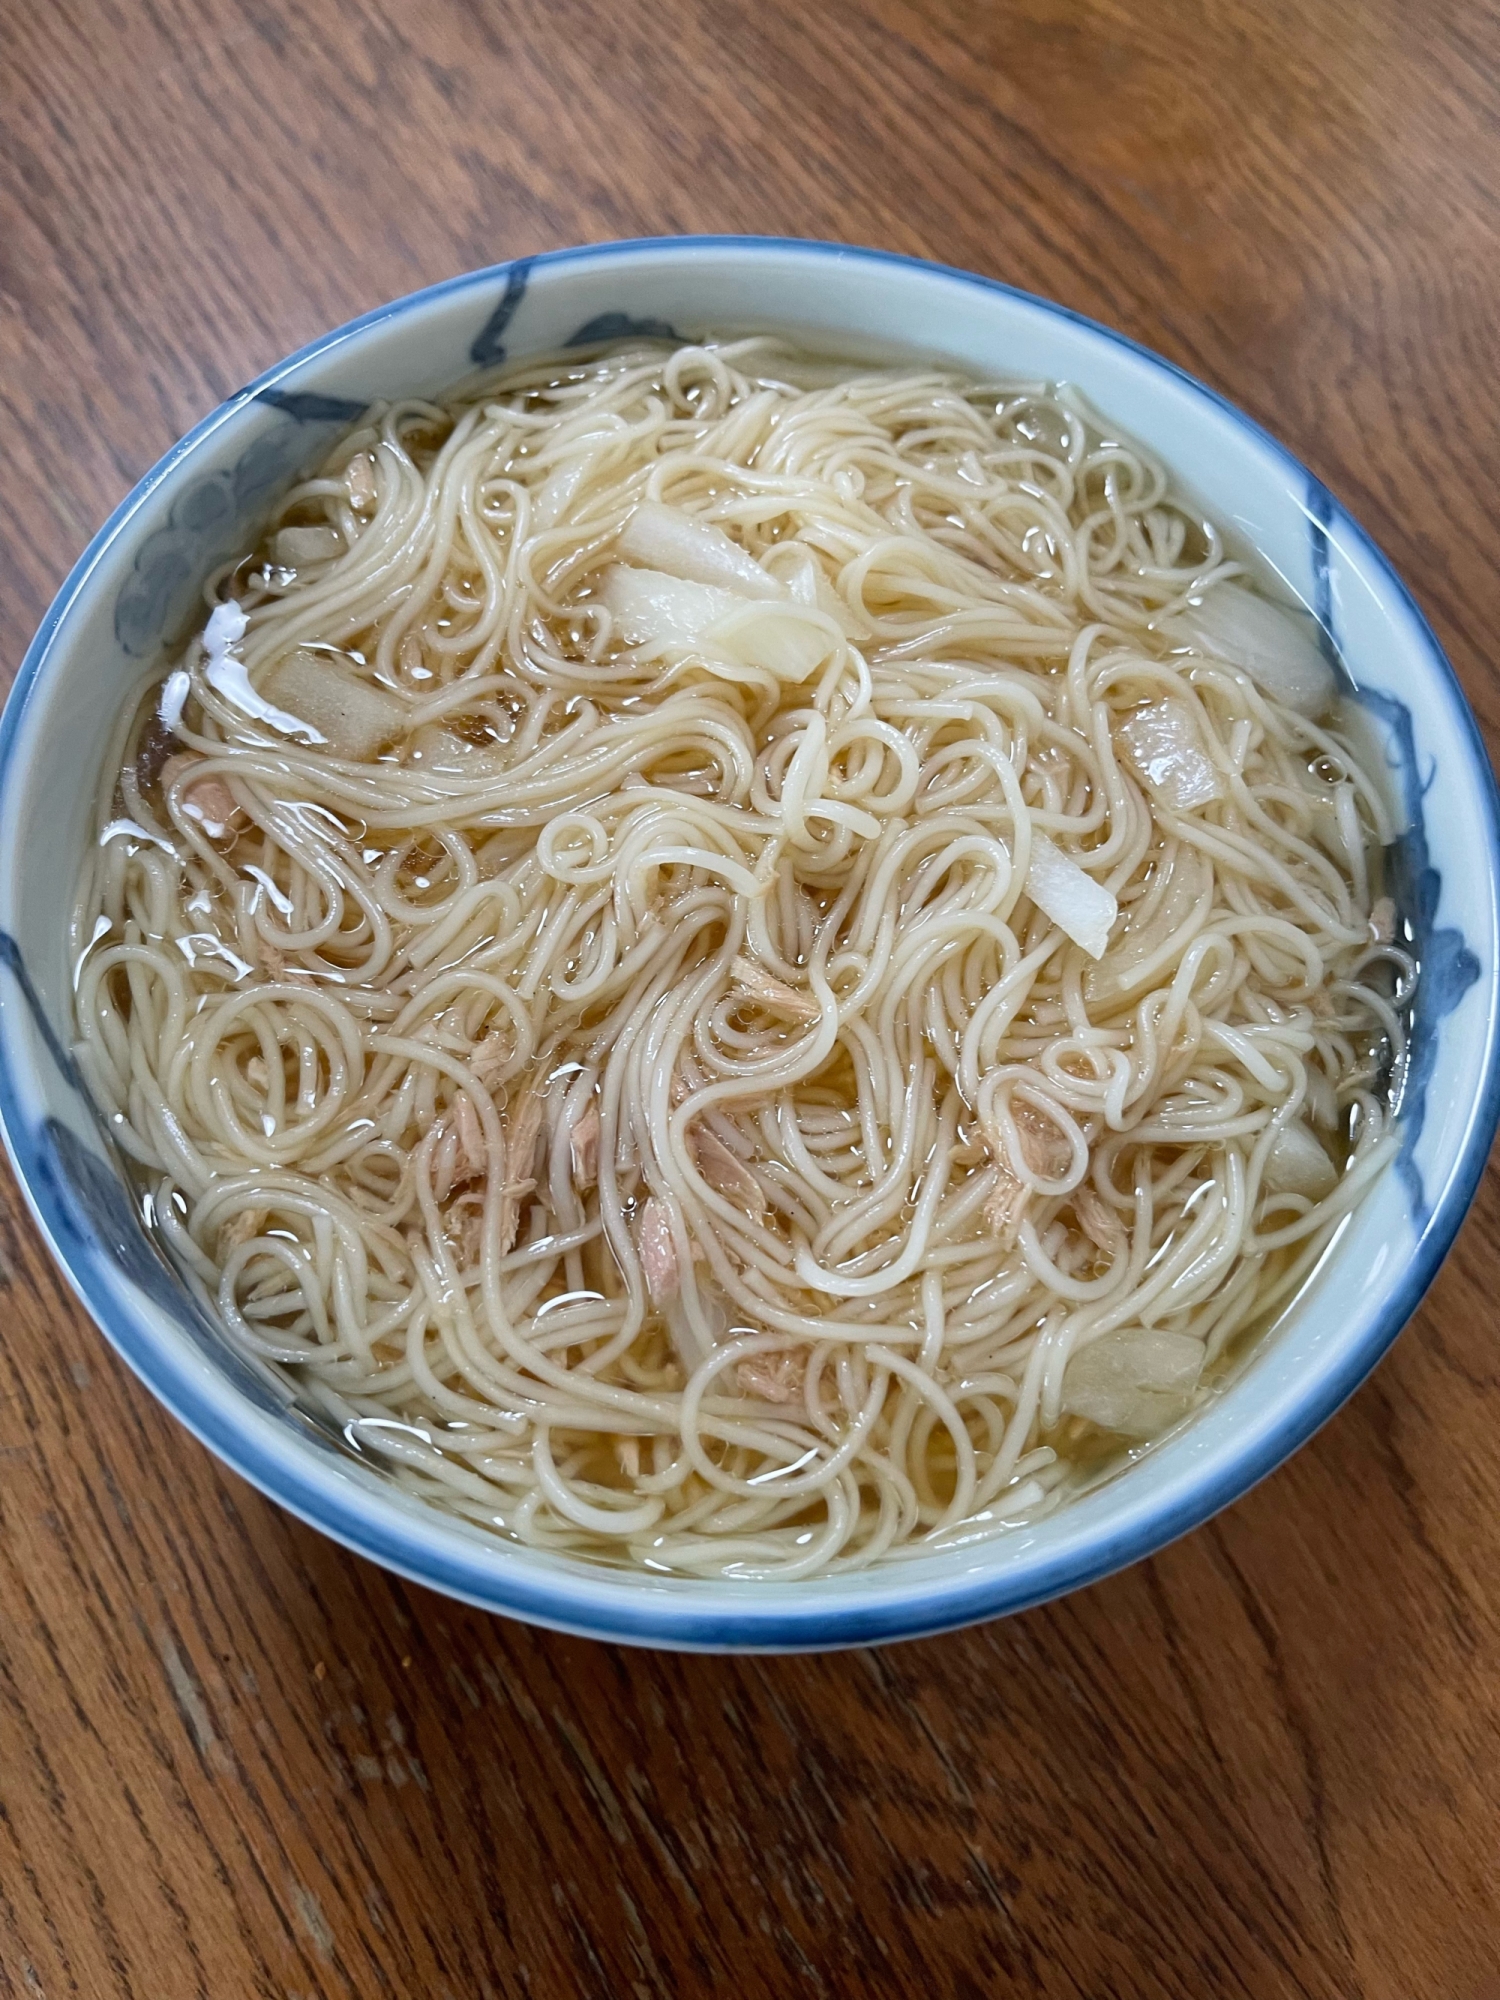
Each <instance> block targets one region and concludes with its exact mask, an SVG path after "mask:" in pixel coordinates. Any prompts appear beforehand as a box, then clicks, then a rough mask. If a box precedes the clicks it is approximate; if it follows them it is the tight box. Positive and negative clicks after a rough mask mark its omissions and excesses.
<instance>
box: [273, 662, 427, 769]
mask: <svg viewBox="0 0 1500 2000" xmlns="http://www.w3.org/2000/svg"><path fill="white" fill-rule="evenodd" d="M265 691H266V693H267V694H268V695H269V696H270V697H271V699H272V700H273V701H274V702H275V703H276V704H277V705H278V707H281V708H285V709H287V710H289V711H290V713H291V715H292V716H293V718H294V719H297V720H299V721H300V722H301V723H302V725H303V726H304V727H306V726H311V727H312V728H313V729H314V730H316V731H317V740H318V741H319V742H326V743H327V745H328V747H329V749H330V750H332V751H333V753H334V755H335V756H336V757H347V758H349V759H350V760H351V761H352V762H358V763H364V762H366V761H368V759H370V758H371V757H373V756H374V755H375V752H376V751H377V750H378V749H379V748H380V747H381V745H382V744H384V743H388V742H389V741H390V740H391V738H392V737H393V736H396V735H399V734H400V733H401V731H402V729H403V728H404V726H405V723H406V707H405V704H404V703H403V702H401V701H400V700H399V699H398V697H397V696H395V695H393V694H387V693H386V692H385V690H384V689H383V688H378V687H374V686H372V685H371V683H370V682H369V681H366V680H361V679H360V677H359V675H358V674H356V673H354V672H353V671H351V669H349V668H348V667H343V666H340V665H339V664H338V662H337V661H336V660H330V659H329V658H328V657H327V656H326V655H325V654H318V653H306V652H296V653H293V654H292V656H291V657H290V659H287V660H283V661H282V662H281V664H280V665H279V666H276V667H274V668H273V669H272V670H271V672H270V673H269V674H267V676H266V678H265Z"/></svg>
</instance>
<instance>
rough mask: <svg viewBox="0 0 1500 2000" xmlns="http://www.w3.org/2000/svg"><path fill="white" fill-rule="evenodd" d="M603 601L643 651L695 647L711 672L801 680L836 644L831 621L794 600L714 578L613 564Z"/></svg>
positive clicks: (677, 650) (690, 650)
mask: <svg viewBox="0 0 1500 2000" xmlns="http://www.w3.org/2000/svg"><path fill="white" fill-rule="evenodd" d="M603 595H604V602H605V603H606V604H607V605H608V607H609V609H610V611H611V612H612V613H613V615H614V617H615V620H616V622H617V623H618V625H619V627H620V631H621V632H622V634H623V635H624V637H625V638H626V639H627V640H629V642H630V643H631V644H632V645H634V646H640V647H641V648H642V649H643V650H645V651H646V652H647V653H648V654H649V653H665V654H669V655H670V654H673V653H696V654H697V655H699V657H700V658H701V659H702V660H703V663H704V665H705V666H706V667H708V668H709V669H710V671H711V672H714V673H719V674H723V675H725V677H726V678H729V679H734V678H735V677H736V670H740V671H741V672H743V671H745V670H749V671H751V672H757V671H758V672H761V673H769V674H771V675H773V676H774V677H775V678H776V679H777V680H781V681H793V682H795V681H803V680H806V679H807V677H808V675H809V674H811V673H812V672H814V671H815V669H816V668H817V667H819V666H820V665H821V664H822V662H823V661H824V660H826V659H827V658H828V656H829V654H830V653H831V652H832V651H833V649H834V648H835V647H836V646H837V645H838V644H839V643H840V639H841V634H840V633H839V630H838V627H837V626H836V625H835V624H834V623H833V620H832V619H830V618H828V617H826V616H825V615H824V614H823V613H822V612H821V611H813V610H810V609H808V608H806V607H805V606H803V605H800V604H792V603H780V604H766V603H763V604H748V603H746V601H745V599H744V598H743V597H738V596H736V595H735V594H734V593H733V592H732V591H728V590H719V589H717V588H716V587H715V586H714V585H712V584H707V583H692V582H689V581H687V580H685V579H683V578H681V577H675V576H664V575H662V574H661V572H660V571H658V570H650V569H630V568H628V567H627V566H626V565H624V564H622V563H617V564H616V565H615V566H614V568H612V569H611V570H610V571H609V572H608V573H607V575H606V576H605V579H604V592H603Z"/></svg>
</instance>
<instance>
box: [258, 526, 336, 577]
mask: <svg viewBox="0 0 1500 2000" xmlns="http://www.w3.org/2000/svg"><path fill="white" fill-rule="evenodd" d="M343 553H344V538H343V536H342V535H341V534H340V533H339V531H338V529H337V528H282V529H280V530H279V531H278V532H277V534H276V535H275V536H274V537H273V539H272V543H271V559H272V561H273V562H276V563H279V564H281V565H282V567H284V568H286V569H300V568H301V567H302V566H303V565H304V564H305V563H315V562H329V561H331V560H332V559H333V557H335V556H341V555H342V554H343Z"/></svg>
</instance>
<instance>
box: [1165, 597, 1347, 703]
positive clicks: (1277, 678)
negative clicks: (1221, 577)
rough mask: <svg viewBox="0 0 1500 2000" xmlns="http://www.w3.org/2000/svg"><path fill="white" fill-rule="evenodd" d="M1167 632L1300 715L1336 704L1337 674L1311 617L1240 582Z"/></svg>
mask: <svg viewBox="0 0 1500 2000" xmlns="http://www.w3.org/2000/svg"><path fill="white" fill-rule="evenodd" d="M1163 629H1164V630H1165V631H1167V632H1168V633H1169V635H1170V636H1171V637H1173V638H1180V639H1184V640H1186V642H1187V643H1188V644H1189V645H1192V646H1198V647H1202V648H1205V649H1206V650H1207V651H1208V652H1210V653H1217V654H1218V656H1219V657H1220V659H1223V660H1228V661H1229V662H1230V663H1231V664H1232V665H1234V666H1236V667H1242V668H1243V669H1244V671H1245V672H1246V673H1247V674H1248V675H1249V676H1250V678H1251V680H1253V681H1254V682H1255V684H1256V686H1257V687H1259V688H1261V689H1262V690H1263V691H1264V692H1265V693H1266V694H1269V695H1271V696H1273V697H1274V698H1275V699H1276V700H1277V701H1282V702H1285V703H1286V705H1287V707H1288V708H1294V709H1296V711H1297V713H1298V714H1299V715H1308V716H1312V715H1322V714H1323V713H1324V712H1325V710H1327V709H1328V708H1330V707H1331V706H1332V704H1333V697H1334V693H1335V689H1336V683H1335V680H1334V676H1333V669H1332V667H1330V666H1329V664H1328V662H1327V661H1326V660H1325V659H1324V657H1323V655H1322V653H1321V651H1320V650H1319V648H1318V640H1317V629H1316V627H1315V626H1314V625H1313V622H1312V620H1311V619H1310V618H1309V617H1308V616H1307V614H1306V612H1299V611H1286V610H1283V609H1282V607H1281V606H1280V605H1279V604H1272V603H1270V602H1269V601H1268V600H1267V599H1266V598H1264V597H1255V596H1252V595H1251V593H1250V592H1249V591H1248V590H1242V589H1241V588H1240V586H1239V585H1238V584H1236V583H1221V584H1217V585H1216V586H1215V587H1214V588H1213V589H1212V590H1211V591H1209V592H1208V593H1207V595H1206V596H1205V597H1204V599H1203V602H1202V603H1201V604H1195V605H1194V606H1193V608H1192V609H1191V610H1190V611H1184V612H1182V613H1181V614H1180V615H1179V616H1178V617H1176V618H1173V619H1170V620H1168V621H1166V623H1165V624H1164V626H1163Z"/></svg>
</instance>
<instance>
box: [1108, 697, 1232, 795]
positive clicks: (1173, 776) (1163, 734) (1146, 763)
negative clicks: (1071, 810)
mask: <svg viewBox="0 0 1500 2000" xmlns="http://www.w3.org/2000/svg"><path fill="white" fill-rule="evenodd" d="M1115 734H1116V735H1117V736H1118V737H1119V739H1120V742H1121V744H1122V745H1123V746H1124V750H1125V754H1126V756H1127V757H1128V758H1129V760H1130V763H1131V764H1132V766H1133V767H1134V769H1135V770H1136V772H1137V773H1138V774H1139V776H1140V779H1141V782H1142V783H1143V784H1145V785H1148V786H1149V787H1150V789H1151V791H1152V792H1153V794H1154V795H1155V796H1156V797H1157V798H1158V799H1160V801H1161V803H1162V804H1163V805H1164V806H1168V807H1170V808H1171V810H1172V811H1173V812H1191V811H1192V810H1193V808H1194V807H1195V806H1206V805H1208V804H1209V803H1210V802H1211V801H1212V800H1214V799H1217V798H1222V797H1223V794H1224V788H1223V786H1222V785H1221V784H1220V783H1219V774H1218V772H1217V771H1216V770H1215V769H1214V767H1213V765H1212V763H1211V762H1210V761H1209V758H1208V756H1207V753H1206V752H1205V751H1204V748H1203V742H1202V739H1201V737H1200V736H1199V734H1198V724H1197V720H1196V718H1195V717H1194V715H1193V711H1192V710H1191V709H1190V708H1189V707H1188V705H1187V703H1186V702H1185V701H1153V702H1151V703H1150V704H1149V706H1147V707H1145V708H1138V709H1136V710H1135V711H1134V713H1133V714H1131V715H1127V716H1126V717H1125V719H1124V720H1123V721H1122V722H1120V723H1118V724H1117V725H1116V728H1115Z"/></svg>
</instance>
